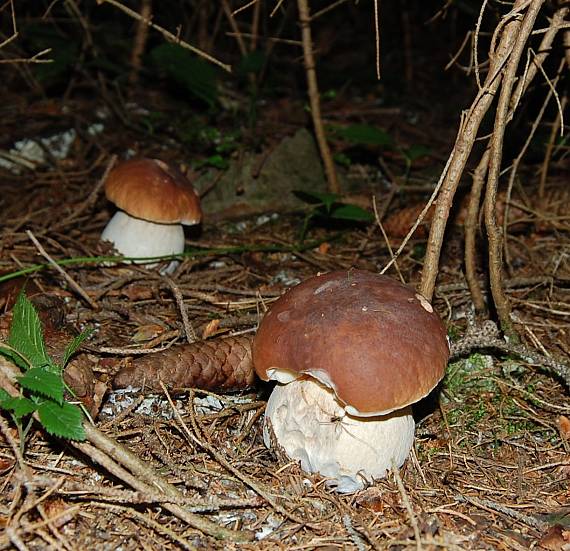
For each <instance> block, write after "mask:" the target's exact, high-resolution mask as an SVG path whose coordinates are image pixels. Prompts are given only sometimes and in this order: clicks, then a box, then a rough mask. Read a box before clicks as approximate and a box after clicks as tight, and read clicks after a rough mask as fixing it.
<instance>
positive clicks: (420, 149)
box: [403, 144, 431, 162]
mask: <svg viewBox="0 0 570 551" xmlns="http://www.w3.org/2000/svg"><path fill="white" fill-rule="evenodd" d="M430 153H431V149H430V148H429V147H427V146H425V145H419V144H418V145H412V146H411V147H409V148H408V149H405V150H404V151H403V154H404V156H405V157H406V159H408V160H409V161H410V162H413V161H415V160H416V159H420V158H421V157H425V156H427V155H429V154H430Z"/></svg>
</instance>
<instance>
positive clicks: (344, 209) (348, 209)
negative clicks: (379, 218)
mask: <svg viewBox="0 0 570 551" xmlns="http://www.w3.org/2000/svg"><path fill="white" fill-rule="evenodd" d="M330 216H331V218H335V219H337V220H351V221H353V222H372V221H373V220H374V215H373V214H372V213H371V212H368V211H367V210H365V209H363V208H360V207H359V206H357V205H351V204H342V205H338V206H337V207H334V208H333V210H332V212H331V214H330Z"/></svg>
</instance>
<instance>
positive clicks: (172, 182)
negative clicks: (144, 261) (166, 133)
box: [101, 159, 202, 273]
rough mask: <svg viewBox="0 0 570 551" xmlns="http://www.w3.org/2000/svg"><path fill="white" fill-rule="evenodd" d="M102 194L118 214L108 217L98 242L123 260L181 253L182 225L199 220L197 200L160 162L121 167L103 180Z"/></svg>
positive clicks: (132, 162)
mask: <svg viewBox="0 0 570 551" xmlns="http://www.w3.org/2000/svg"><path fill="white" fill-rule="evenodd" d="M105 194H106V195H107V199H109V201H112V202H113V203H115V204H116V205H117V207H119V209H121V210H119V211H117V213H116V214H115V215H114V216H113V218H111V220H110V221H109V223H108V224H107V226H106V227H105V229H104V230H103V234H102V235H101V239H103V240H105V241H110V242H111V243H113V244H114V245H115V248H116V249H117V250H118V251H119V252H120V253H121V254H123V255H125V256H130V257H137V258H151V257H155V256H166V255H170V254H179V253H182V252H183V251H184V230H183V228H182V225H193V224H198V223H199V222H200V220H201V219H202V211H201V209H200V198H199V197H198V195H197V194H196V192H195V191H194V188H193V187H192V185H191V184H190V182H189V181H188V179H187V178H186V177H185V176H184V175H183V174H182V172H180V171H179V170H178V169H177V168H175V167H173V166H171V165H169V164H167V163H165V162H164V161H160V160H159V159H132V160H130V161H125V162H123V163H120V164H119V165H118V166H116V167H115V168H114V169H113V170H111V172H110V173H109V176H108V177H107V179H106V181H105ZM177 265H178V262H177V261H172V262H170V263H169V264H168V266H167V267H166V268H165V269H164V270H163V272H164V273H171V272H173V271H174V270H175V269H176V266H177ZM150 266H152V267H153V266H156V264H152V265H149V267H150Z"/></svg>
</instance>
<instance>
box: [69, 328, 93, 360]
mask: <svg viewBox="0 0 570 551" xmlns="http://www.w3.org/2000/svg"><path fill="white" fill-rule="evenodd" d="M91 333H93V329H87V330H86V331H83V332H82V333H80V334H79V335H77V337H75V338H74V339H73V340H72V341H71V342H70V343H69V344H68V345H67V346H66V348H65V352H64V353H63V360H62V362H61V365H62V367H65V366H66V365H67V362H69V360H70V359H71V356H73V354H75V353H76V352H77V351H78V350H79V348H80V347H81V345H82V344H83V342H84V341H85V339H88V338H89V337H90V336H91Z"/></svg>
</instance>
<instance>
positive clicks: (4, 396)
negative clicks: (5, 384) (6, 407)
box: [0, 388, 12, 407]
mask: <svg viewBox="0 0 570 551" xmlns="http://www.w3.org/2000/svg"><path fill="white" fill-rule="evenodd" d="M11 399H12V396H10V395H9V394H8V393H7V392H6V391H5V390H4V389H3V388H0V407H2V403H3V402H5V401H6V400H11Z"/></svg>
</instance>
